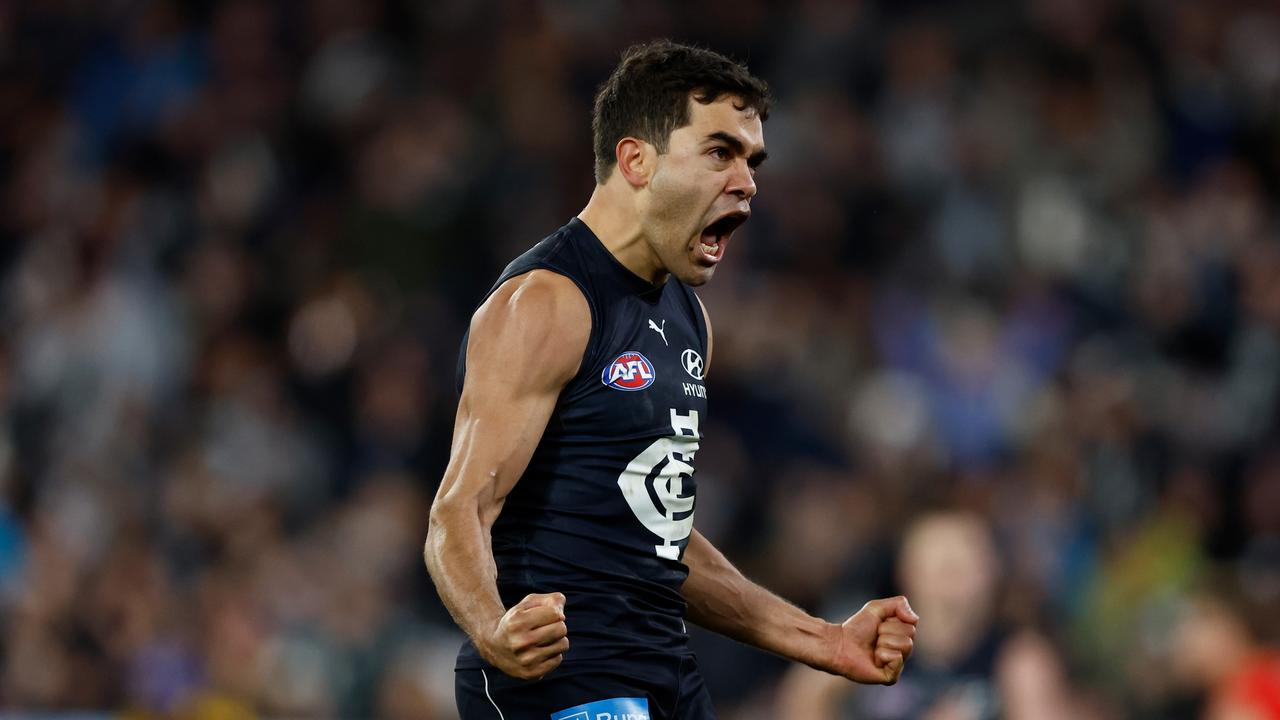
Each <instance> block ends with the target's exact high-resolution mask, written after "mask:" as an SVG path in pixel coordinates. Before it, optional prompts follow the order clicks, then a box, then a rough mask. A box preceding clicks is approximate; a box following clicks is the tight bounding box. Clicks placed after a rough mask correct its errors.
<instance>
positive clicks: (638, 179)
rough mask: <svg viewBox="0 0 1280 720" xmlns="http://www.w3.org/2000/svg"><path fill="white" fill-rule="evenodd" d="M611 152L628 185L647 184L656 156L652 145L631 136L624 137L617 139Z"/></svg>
mask: <svg viewBox="0 0 1280 720" xmlns="http://www.w3.org/2000/svg"><path fill="white" fill-rule="evenodd" d="M613 153H614V157H615V158H616V159H617V164H618V172H619V173H621V174H622V177H623V178H625V179H626V181H627V183H628V184H629V185H631V186H632V187H637V188H639V187H644V186H646V185H648V184H649V178H650V177H651V176H652V175H653V164H654V160H655V159H656V156H657V153H656V152H653V146H652V145H650V144H649V143H647V142H645V141H643V140H638V139H636V138H633V137H624V138H622V139H621V140H619V141H618V145H617V146H616V147H614V149H613Z"/></svg>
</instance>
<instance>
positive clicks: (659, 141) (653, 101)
mask: <svg viewBox="0 0 1280 720" xmlns="http://www.w3.org/2000/svg"><path fill="white" fill-rule="evenodd" d="M723 95H732V96H734V97H735V98H737V99H738V101H739V104H738V105H737V106H738V107H739V108H741V109H746V108H751V109H753V110H755V111H756V113H758V114H759V115H760V119H761V120H767V119H768V118H769V107H770V105H771V104H772V102H773V101H772V98H771V97H770V95H769V86H768V85H767V84H765V82H764V81H763V80H761V79H760V78H757V77H755V76H753V75H752V74H751V73H750V72H748V70H747V68H746V67H745V66H744V65H741V64H739V63H737V62H734V61H733V60H730V59H729V58H727V57H725V56H724V55H721V54H720V53H717V52H713V51H711V50H706V49H704V48H699V47H693V46H690V45H682V44H680V43H675V42H672V41H670V40H654V41H652V42H647V43H641V44H639V45H632V46H631V47H629V48H627V49H626V51H625V52H623V53H622V61H621V62H620V63H618V67H617V68H616V69H615V70H614V71H613V74H612V75H610V76H609V79H608V80H606V81H605V83H604V84H603V85H601V86H600V91H599V92H598V93H596V101H595V111H594V113H593V114H592V118H591V132H592V136H593V140H594V143H595V156H596V168H595V173H596V182H597V183H603V182H604V181H605V179H606V178H608V177H609V173H610V172H612V170H613V166H614V164H615V163H616V162H617V159H616V158H615V157H614V148H615V147H617V145H618V141H619V140H621V139H622V138H624V137H635V138H640V139H641V140H644V141H645V142H647V143H650V144H652V145H654V146H655V147H657V148H658V152H666V151H667V141H668V139H669V138H670V137H671V133H672V131H674V130H676V129H677V128H681V127H684V126H685V125H688V124H689V98H690V97H693V99H694V100H697V101H698V102H700V103H702V104H704V105H705V104H708V103H713V102H715V101H716V100H717V99H718V98H720V97H721V96H723Z"/></svg>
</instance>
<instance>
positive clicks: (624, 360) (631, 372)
mask: <svg viewBox="0 0 1280 720" xmlns="http://www.w3.org/2000/svg"><path fill="white" fill-rule="evenodd" d="M650 322H652V321H650ZM655 377H656V376H655V375H654V372H653V363H651V362H649V358H647V357H645V356H644V355H641V354H640V353H638V352H636V351H634V350H629V351H627V352H624V353H622V354H621V355H619V356H618V357H616V358H614V360H613V362H611V363H609V364H608V365H605V366H604V372H603V373H601V374H600V382H602V383H604V384H605V385H608V386H609V387H611V388H613V389H614V390H625V391H627V392H635V391H636V390H643V389H645V388H647V387H649V386H650V385H652V384H653V381H654V378H655Z"/></svg>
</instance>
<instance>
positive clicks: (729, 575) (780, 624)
mask: <svg viewBox="0 0 1280 720" xmlns="http://www.w3.org/2000/svg"><path fill="white" fill-rule="evenodd" d="M699 302H701V300H699ZM702 313H703V317H705V318H706V323H707V358H706V362H705V363H704V364H703V367H702V376H703V377H704V378H705V377H707V374H708V373H709V372H710V371H711V351H712V332H711V318H710V317H709V316H708V315H707V308H706V306H705V305H704V306H703V307H702ZM684 562H685V564H686V565H688V566H689V577H688V579H687V580H685V583H684V587H683V588H681V592H682V593H683V594H684V597H685V600H686V601H687V602H688V603H689V615H688V617H689V620H691V621H693V622H694V623H697V624H698V625H701V626H702V627H705V628H707V629H708V630H713V631H715V632H718V633H720V634H721V635H726V636H728V637H731V638H733V639H735V640H738V641H740V642H744V643H746V644H748V645H754V646H755V647H758V648H761V649H763V650H768V651H769V652H772V653H774V654H776V655H781V656H782V657H785V658H787V659H789V660H793V661H796V662H801V663H804V664H806V665H808V666H810V667H814V668H817V669H819V670H825V671H826V672H829V673H832V674H834V675H839V676H841V677H845V678H848V679H850V680H854V681H856V682H860V683H880V684H884V685H892V684H894V683H895V682H897V681H898V676H899V675H901V674H902V667H903V665H904V664H905V663H906V660H907V658H908V657H910V655H911V650H912V646H913V643H914V638H915V630H916V629H915V624H916V621H917V620H919V618H918V617H917V616H916V614H915V612H913V611H912V610H911V606H910V605H909V604H908V603H907V599H906V598H905V597H902V596H898V597H893V598H886V599H881V600H872V601H871V602H868V603H867V604H866V605H864V606H863V607H862V609H861V610H859V611H858V612H857V613H855V614H854V615H853V616H852V617H850V618H849V619H848V620H846V621H845V622H844V623H842V624H840V625H836V624H834V623H829V622H826V621H825V620H821V619H819V618H815V617H813V616H812V615H810V614H808V613H806V612H805V611H803V610H801V609H800V608H798V607H796V606H795V605H792V604H791V603H789V602H787V601H786V600H783V599H782V598H780V597H778V596H777V595H775V594H773V593H771V592H769V591H768V590H766V589H765V588H763V587H761V586H760V585H757V584H756V583H753V582H751V581H750V580H748V579H747V578H746V577H744V576H743V575H742V573H741V572H739V571H738V569H737V568H735V567H734V566H733V565H732V564H731V563H730V562H729V560H728V559H727V558H725V556H724V555H723V554H721V552H720V551H719V550H717V549H716V548H715V546H713V545H712V544H711V542H710V541H708V540H707V539H706V538H705V537H703V535H702V533H700V532H698V531H697V530H694V531H693V535H692V536H691V537H690V538H689V546H688V547H687V548H686V549H685V553H684Z"/></svg>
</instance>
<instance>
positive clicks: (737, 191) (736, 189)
mask: <svg viewBox="0 0 1280 720" xmlns="http://www.w3.org/2000/svg"><path fill="white" fill-rule="evenodd" d="M725 191H726V192H728V193H729V194H730V195H737V196H738V197H740V198H742V199H743V200H750V199H751V198H753V197H755V196H756V176H755V173H753V172H752V171H751V166H750V165H748V164H747V161H746V160H745V159H739V160H738V161H737V162H735V163H734V164H733V175H732V177H730V178H729V185H728V186H727V187H726V188H725Z"/></svg>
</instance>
